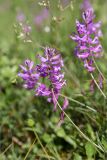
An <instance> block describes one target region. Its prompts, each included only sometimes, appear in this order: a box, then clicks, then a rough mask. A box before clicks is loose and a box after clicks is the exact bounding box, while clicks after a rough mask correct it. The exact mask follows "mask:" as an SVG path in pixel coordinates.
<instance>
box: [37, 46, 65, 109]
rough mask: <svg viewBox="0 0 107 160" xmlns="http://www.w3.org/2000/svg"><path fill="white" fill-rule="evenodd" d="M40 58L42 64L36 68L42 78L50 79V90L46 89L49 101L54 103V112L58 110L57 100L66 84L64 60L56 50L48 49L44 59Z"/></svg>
mask: <svg viewBox="0 0 107 160" xmlns="http://www.w3.org/2000/svg"><path fill="white" fill-rule="evenodd" d="M38 57H39V59H40V61H41V64H39V65H37V66H36V69H37V73H39V75H40V77H42V78H46V77H47V78H48V80H49V82H50V85H49V88H48V90H47V89H46V92H48V93H49V92H50V94H49V95H48V96H49V97H48V101H50V102H53V103H54V110H56V104H57V102H56V100H57V99H58V97H59V94H60V91H61V89H62V87H63V85H65V84H66V82H65V80H64V73H62V71H61V70H62V67H63V60H62V58H61V55H60V53H57V51H56V49H53V48H48V47H46V48H45V52H44V57H42V56H40V55H39V56H38ZM36 94H37V95H39V90H36ZM45 94H47V93H45ZM53 94H54V95H53ZM54 96H55V97H54ZM55 99H56V100H55Z"/></svg>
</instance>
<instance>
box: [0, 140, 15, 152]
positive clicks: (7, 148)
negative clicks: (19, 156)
mask: <svg viewBox="0 0 107 160" xmlns="http://www.w3.org/2000/svg"><path fill="white" fill-rule="evenodd" d="M12 146H13V142H12V143H11V144H10V145H9V146H8V147H7V148H6V149H5V150H4V151H3V152H2V153H1V154H0V155H3V154H5V153H6V152H7V151H8V150H9V149H10V148H11V147H12Z"/></svg>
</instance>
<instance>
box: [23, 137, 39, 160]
mask: <svg viewBox="0 0 107 160" xmlns="http://www.w3.org/2000/svg"><path fill="white" fill-rule="evenodd" d="M35 142H36V138H35V139H34V141H33V143H32V144H31V146H30V148H29V150H28V152H27V154H26V155H25V158H24V159H23V160H26V158H27V157H28V155H29V153H30V151H31V149H32V147H33V145H34V144H35Z"/></svg>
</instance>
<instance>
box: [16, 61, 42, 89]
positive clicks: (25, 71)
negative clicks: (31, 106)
mask: <svg viewBox="0 0 107 160" xmlns="http://www.w3.org/2000/svg"><path fill="white" fill-rule="evenodd" d="M24 65H25V66H23V65H20V68H21V72H20V73H18V76H19V77H21V78H22V79H23V80H24V85H23V86H24V87H25V88H27V89H34V87H35V86H36V84H37V81H38V79H39V74H38V73H36V70H35V67H34V62H33V61H30V60H25V62H24Z"/></svg>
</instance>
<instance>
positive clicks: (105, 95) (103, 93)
mask: <svg viewBox="0 0 107 160" xmlns="http://www.w3.org/2000/svg"><path fill="white" fill-rule="evenodd" d="M90 75H91V77H92V79H93V80H94V83H95V84H96V86H97V87H98V89H99V91H100V92H101V94H102V95H103V97H104V98H105V99H106V98H107V97H106V95H105V94H104V92H103V91H102V90H101V88H100V86H99V85H98V83H97V81H96V80H95V78H94V76H93V74H92V73H91V74H90Z"/></svg>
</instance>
